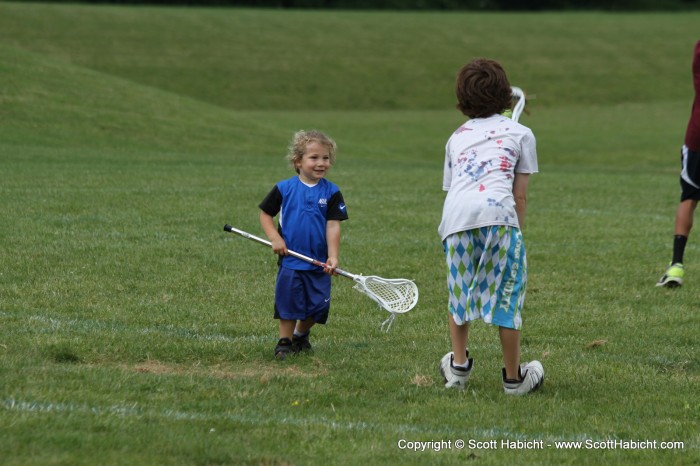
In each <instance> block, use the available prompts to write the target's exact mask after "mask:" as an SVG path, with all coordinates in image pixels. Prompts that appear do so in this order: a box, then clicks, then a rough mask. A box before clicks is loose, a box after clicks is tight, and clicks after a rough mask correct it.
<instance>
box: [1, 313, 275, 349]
mask: <svg viewBox="0 0 700 466" xmlns="http://www.w3.org/2000/svg"><path fill="white" fill-rule="evenodd" d="M0 318H16V319H22V320H26V321H28V322H38V323H41V324H45V325H48V326H49V329H50V330H51V331H52V332H55V331H57V330H60V329H61V327H66V328H70V329H75V330H79V331H83V332H94V331H109V332H124V331H132V332H133V331H135V332H137V333H140V334H143V335H165V336H169V337H179V338H185V339H188V340H203V341H215V342H224V343H241V342H258V341H271V340H272V337H271V336H269V335H267V336H263V335H244V336H240V337H230V336H227V335H222V334H216V333H214V334H206V333H199V332H197V331H195V330H192V329H187V328H179V327H176V326H174V325H171V324H168V325H163V326H158V327H141V328H135V327H133V326H130V325H127V324H125V323H122V322H103V321H95V320H90V319H70V318H56V317H47V316H45V315H41V314H21V313H10V312H5V311H0Z"/></svg>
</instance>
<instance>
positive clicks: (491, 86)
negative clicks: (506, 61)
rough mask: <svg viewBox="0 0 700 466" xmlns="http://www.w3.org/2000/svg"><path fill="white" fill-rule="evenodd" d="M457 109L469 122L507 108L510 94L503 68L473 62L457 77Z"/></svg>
mask: <svg viewBox="0 0 700 466" xmlns="http://www.w3.org/2000/svg"><path fill="white" fill-rule="evenodd" d="M456 88H457V89H456V93H457V109H458V110H459V111H460V112H462V113H463V114H464V115H466V116H468V117H469V118H486V117H490V116H491V115H495V114H497V113H501V112H503V111H504V110H506V109H508V108H510V107H511V105H512V103H513V100H512V99H513V93H512V90H511V87H510V83H509V82H508V77H507V76H506V72H505V70H504V69H503V67H502V66H501V65H500V64H499V63H498V62H497V61H495V60H490V59H488V58H476V59H474V60H472V61H471V62H469V63H467V64H466V65H464V66H463V67H462V69H460V70H459V73H457V86H456Z"/></svg>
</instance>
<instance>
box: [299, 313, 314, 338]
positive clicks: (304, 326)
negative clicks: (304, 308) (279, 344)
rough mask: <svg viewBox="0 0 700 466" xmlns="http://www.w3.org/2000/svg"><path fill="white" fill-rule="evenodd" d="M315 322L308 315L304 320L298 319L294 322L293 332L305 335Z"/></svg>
mask: <svg viewBox="0 0 700 466" xmlns="http://www.w3.org/2000/svg"><path fill="white" fill-rule="evenodd" d="M315 323H316V321H315V320H314V319H313V318H312V317H309V318H307V319H306V320H298V321H297V322H296V327H295V328H294V333H297V334H299V335H306V334H307V333H309V330H311V327H313V326H314V324H315Z"/></svg>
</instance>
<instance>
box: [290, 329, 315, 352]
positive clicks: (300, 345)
mask: <svg viewBox="0 0 700 466" xmlns="http://www.w3.org/2000/svg"><path fill="white" fill-rule="evenodd" d="M309 335H311V333H307V334H306V335H300V336H297V335H294V336H292V348H294V352H295V353H300V352H302V351H311V343H309Z"/></svg>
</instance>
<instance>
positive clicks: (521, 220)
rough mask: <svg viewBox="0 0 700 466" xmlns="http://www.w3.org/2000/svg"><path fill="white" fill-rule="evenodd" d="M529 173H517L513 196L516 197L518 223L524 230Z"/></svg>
mask: <svg viewBox="0 0 700 466" xmlns="http://www.w3.org/2000/svg"><path fill="white" fill-rule="evenodd" d="M529 177H530V174H529V173H516V174H515V179H514V180H513V198H514V199H515V213H516V214H517V215H518V224H519V225H520V229H521V230H522V228H523V226H524V225H525V212H526V211H527V182H528V180H529V179H530V178H529Z"/></svg>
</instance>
